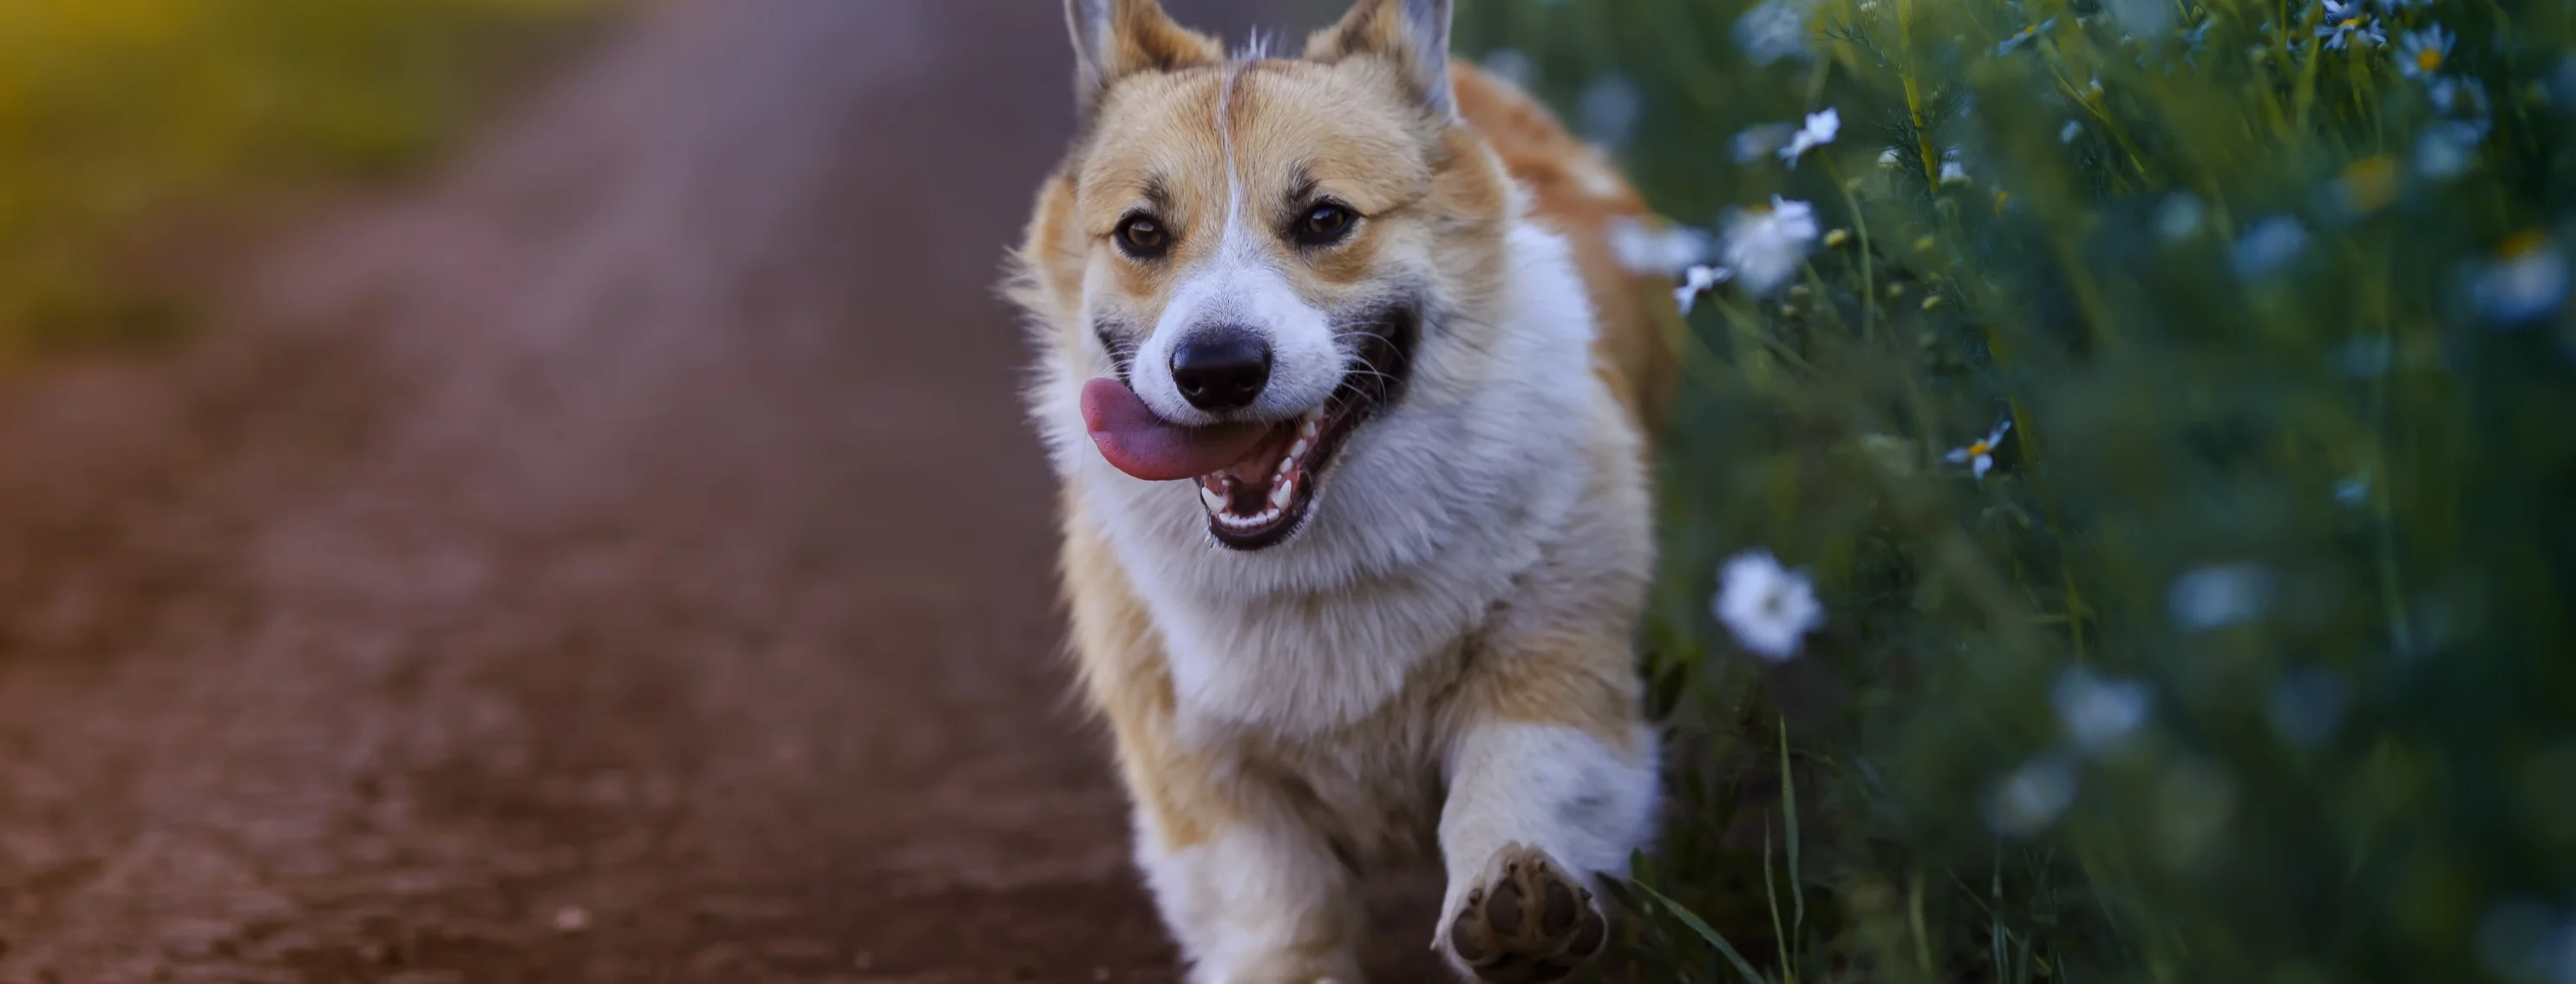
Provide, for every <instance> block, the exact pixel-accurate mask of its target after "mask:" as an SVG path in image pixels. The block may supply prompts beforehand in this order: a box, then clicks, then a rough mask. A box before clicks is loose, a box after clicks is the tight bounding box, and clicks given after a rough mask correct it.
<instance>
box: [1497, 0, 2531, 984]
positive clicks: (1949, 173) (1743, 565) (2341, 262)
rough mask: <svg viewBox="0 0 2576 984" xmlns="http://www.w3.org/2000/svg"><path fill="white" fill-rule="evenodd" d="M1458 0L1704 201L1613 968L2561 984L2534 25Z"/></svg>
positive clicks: (1691, 204)
mask: <svg viewBox="0 0 2576 984" xmlns="http://www.w3.org/2000/svg"><path fill="white" fill-rule="evenodd" d="M1462 7H1463V10H1462V12H1461V16H1462V22H1461V38H1462V44H1461V48H1462V50H1463V51H1466V52H1470V53H1478V54H1480V55H1481V56H1482V57H1484V58H1485V59H1486V63H1487V64H1488V65H1489V66H1491V67H1493V68H1495V69H1496V70H1498V71H1502V72H1504V73H1506V74H1511V75H1516V76H1519V77H1520V78H1521V79H1522V80H1523V81H1524V82H1526V83H1528V84H1530V85H1531V86H1532V87H1533V88H1535V89H1536V90H1538V91H1540V92H1542V93H1544V94H1546V95H1547V96H1549V97H1550V98H1551V99H1553V100H1554V101H1556V102H1557V104H1558V105H1560V106H1562V107H1564V108H1565V111H1566V113H1567V115H1568V116H1569V118H1571V119H1573V120H1575V121H1576V122H1577V124H1578V128H1579V129H1580V130H1582V131H1583V132H1584V133H1585V135H1587V136H1588V137H1590V138H1592V139H1595V140H1598V141H1601V142H1603V143H1605V144H1606V145H1609V146H1611V147H1613V148H1615V149H1616V150H1617V151H1618V152H1619V153H1620V154H1621V155H1622V157H1623V158H1624V159H1625V161H1626V163H1627V165H1628V166H1629V168H1630V170H1631V171H1632V173H1634V174H1635V175H1637V176H1638V178H1639V181H1640V183H1641V184H1642V185H1643V186H1644V187H1645V188H1646V189H1647V191H1648V194H1649V195H1650V197H1652V198H1654V199H1655V200H1657V201H1658V203H1659V204H1660V206H1661V207H1662V209H1663V210H1664V211H1665V212H1666V213H1667V214H1670V215H1674V216H1677V217H1679V218H1681V219H1682V220H1684V221H1685V222H1688V223H1690V224H1691V225H1693V226H1695V227H1698V228H1696V229H1688V230H1682V231H1679V232H1674V233H1664V234H1649V233H1647V232H1645V231H1643V230H1637V231H1635V232H1634V234H1633V235H1632V236H1631V237H1630V238H1631V239H1632V240H1633V241H1632V242H1629V243H1623V244H1622V245H1623V252H1624V253H1625V254H1626V255H1627V256H1628V258H1629V259H1630V260H1631V262H1633V263H1635V264H1637V265H1640V266H1647V267H1653V268H1656V269H1667V270H1669V271H1670V272H1672V273H1673V275H1674V277H1675V284H1676V289H1677V294H1678V296H1679V297H1681V299H1682V300H1683V301H1684V303H1685V304H1686V305H1688V307H1689V311H1690V324H1691V330H1690V333H1689V335H1688V336H1687V337H1686V338H1684V339H1683V340H1682V342H1683V346H1684V349H1685V351H1686V353H1687V359H1686V370H1685V377H1684V378H1685V393H1684V396H1683V398H1682V405H1681V408H1680V410H1679V411H1678V416H1677V418H1676V424H1675V427H1674V430H1673V433H1672V435H1671V438H1670V441H1669V444H1668V447H1667V462H1666V470H1665V484H1664V494H1665V497H1666V502H1667V508H1666V531H1667V533H1666V545H1667V546H1666V557H1667V564H1668V566H1667V571H1666V576H1665V577H1664V579H1663V588H1662V589H1661V596H1660V597H1659V600H1658V603H1657V617H1656V619H1655V623H1654V625H1653V626H1652V627H1651V629H1650V632H1649V638H1648V639H1647V640H1646V641H1647V648H1648V652H1649V660H1650V669H1651V671H1652V675H1653V678H1654V680H1655V682H1656V690H1657V693H1658V699H1659V701H1661V702H1662V707H1663V708H1664V709H1666V710H1667V712H1668V719H1669V720H1670V722H1671V730H1672V736H1673V737H1672V742H1673V747H1672V750H1671V756H1670V758H1671V760H1672V762H1673V776H1672V795H1673V800H1674V816H1673V819H1672V822H1671V823H1670V825H1669V830H1668V833H1667V835H1666V839H1665V842H1664V843H1663V844H1662V845H1661V846H1660V848H1659V849H1658V850H1657V851H1656V852H1655V854H1654V856H1653V857H1652V858H1651V859H1647V860H1646V861H1645V862H1644V863H1643V864H1641V867H1640V869H1639V873H1638V875H1637V878H1636V880H1635V881H1634V882H1633V883H1630V884H1628V885H1625V886H1622V887H1621V888H1620V890H1619V891H1618V894H1619V895H1621V896H1622V898H1623V900H1624V901H1625V902H1627V904H1629V905H1630V906H1631V907H1632V908H1635V909H1636V910H1638V911H1640V912H1642V913H1644V914H1645V916H1646V918H1644V919H1641V920H1638V922H1639V923H1640V924H1641V925H1640V928H1639V931H1638V932H1637V934H1636V936H1635V938H1634V939H1632V940H1630V941H1628V943H1627V954H1628V956H1629V958H1630V959H1631V960H1632V961H1633V967H1634V969H1635V970H1636V973H1637V976H1638V977H1639V978H1640V979H1645V980H1655V981H1710V982H1716V981H1727V982H1734V981H1756V980H1760V981H1768V980H1780V981H1793V980H1855V981H1856V980H1871V981H1876V980H1897V981H1934V980H1940V981H1948V980H1980V981H2034V980H2040V979H2051V980H2055V979H2068V980H2081V981H2106V980H2137V981H2148V980H2153V981H2176V982H2193V984H2199V982H2215V981H2251V980H2266V981H2297V982H2305V981H2315V982H2326V981H2338V982H2339V981H2354V980H2379V981H2422V980H2441V981H2512V982H2532V984H2576V621H2571V619H2576V613H2571V604H2570V603H2571V601H2576V305H2571V304H2570V303H2569V299H2568V294H2569V286H2570V277H2571V270H2570V256H2571V253H2576V47H2571V44H2570V42H2571V41H2576V7H2571V6H2570V5H2567V4H2563V3H2558V4H2522V5H2515V4H2511V3H2504V2H2499V0H2353V2H2351V3H2343V2H2338V0H2203V3H2202V4H2201V5H2197V6H2195V5H2191V4H2190V3H2189V0H2184V2H2176V0H1955V2H1945V3H1931V2H1926V0H1764V2H1762V3H1760V4H1759V5H1747V4H1743V3H1738V2H1735V0H1484V2H1480V3H1468V4H1463V5H1462Z"/></svg>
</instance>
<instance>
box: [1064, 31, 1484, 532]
mask: <svg viewBox="0 0 2576 984" xmlns="http://www.w3.org/2000/svg"><path fill="white" fill-rule="evenodd" d="M1066 9H1067V14H1068V19H1069V21H1070V25H1071V27H1072V31H1073V39H1074V47H1075V51H1076V56H1077V57H1076V61H1077V66H1078V72H1077V81H1076V85H1077V88H1078V94H1079V98H1080V101H1081V104H1082V108H1083V115H1084V129H1083V133H1082V135H1081V136H1080V137H1079V138H1078V139H1077V140H1076V142H1075V146H1074V149H1073V152H1072V154H1071V155H1070V157H1069V158H1068V163H1067V166H1066V168H1065V170H1064V171H1063V172H1061V174H1060V175H1059V176H1058V179H1057V180H1056V181H1054V182H1052V183H1051V185H1050V189H1049V193H1048V196H1047V199H1046V200H1045V201H1043V202H1042V203H1041V207H1040V210H1039V216H1038V219H1037V222H1036V224H1035V225H1034V226H1033V227H1032V229H1031V239H1030V243H1029V247H1028V249H1027V251H1026V252H1025V253H1024V261H1025V262H1026V263H1027V265H1028V266H1029V267H1030V270H1029V271H1028V272H1029V274H1030V277H1031V279H1032V280H1034V281H1036V282H1037V283H1036V284H1035V285H1034V286H1035V287H1037V293H1040V294H1042V295H1044V297H1045V299H1046V300H1047V301H1048V302H1050V304H1051V306H1052V307H1053V308H1054V309H1055V310H1054V311H1053V312H1052V315H1053V316H1052V317H1051V318H1050V320H1052V321H1058V322H1061V323H1063V325H1079V326H1080V328H1079V330H1078V331H1075V332H1071V333H1070V334H1073V335H1075V336H1076V337H1073V338H1059V339H1057V340H1056V342H1057V344H1058V345H1074V346H1080V347H1082V348H1084V349H1086V350H1088V354H1089V355H1090V356H1091V358H1092V361H1095V362H1098V363H1101V365H1102V368H1103V369H1105V372H1103V373H1102V374H1101V377H1100V378H1097V379H1093V380H1091V381H1090V382H1089V384H1088V386H1087V387H1086V388H1085V389H1084V391H1083V393H1082V403H1083V413H1084V417H1085V421H1086V423H1087V425H1088V428H1089V431H1090V435H1091V437H1092V438H1093V440H1094V442H1096V444H1097V446H1098V447H1099V449H1100V451H1101V452H1102V454H1103V455H1104V456H1105V457H1106V458H1107V459H1108V460H1109V461H1110V462H1111V463H1112V464H1113V465H1115V466H1117V467H1118V468H1119V469H1120V470H1122V471H1125V472H1127V473H1128V474H1130V475H1133V476H1136V477H1138V478H1143V479H1151V480H1173V481H1178V480H1188V481H1192V482H1195V483H1196V484H1197V486H1198V488H1199V498H1200V501H1201V502H1202V503H1203V505H1204V507H1205V508H1206V510H1207V513H1208V529H1209V532H1210V533H1211V534H1212V535H1213V536H1214V537H1215V539H1216V540H1217V542H1219V543H1221V544H1223V545H1225V546H1228V547H1232V548H1235V549H1238V550H1257V549H1262V548H1265V547H1269V546H1272V545H1274V544H1277V543H1280V542H1282V541H1284V540H1286V539H1288V538H1289V537H1291V536H1293V535H1294V534H1295V533H1296V532H1297V531H1298V530H1299V529H1300V528H1301V527H1302V526H1303V525H1304V524H1305V523H1306V521H1307V519H1308V517H1309V515H1310V514H1311V513H1312V512H1313V511H1314V510H1315V509H1316V508H1317V505H1316V503H1317V498H1318V493H1319V490H1320V489H1321V488H1322V487H1323V485H1324V481H1325V477H1326V474H1327V472H1328V471H1329V470H1330V469H1331V468H1332V467H1333V466H1334V464H1335V462H1336V460H1337V459H1338V458H1340V457H1341V456H1342V453H1343V451H1344V450H1345V448H1346V447H1347V446H1348V445H1349V443H1350V442H1351V440H1352V438H1353V437H1354V435H1355V434H1357V433H1359V432H1360V430H1361V429H1362V428H1364V427H1366V426H1368V424H1369V422H1370V421H1371V420H1372V419H1375V418H1378V417H1380V416H1382V415H1383V414H1385V413H1386V412H1387V411H1388V410H1389V409H1390V408H1391V407H1393V406H1394V405H1395V404H1396V403H1397V402H1398V401H1401V400H1403V399H1405V397H1406V391H1407V389H1408V384H1409V383H1411V382H1412V381H1413V377H1414V375H1415V369H1416V362H1417V357H1418V355H1419V352H1418V349H1419V347H1420V346H1421V345H1422V344H1423V341H1424V337H1425V334H1426V332H1429V331H1433V330H1436V329H1437V327H1438V326H1439V325H1440V323H1441V322H1442V320H1443V319H1444V317H1445V316H1447V315H1449V314H1451V313H1454V312H1456V311H1458V310H1460V309H1461V308H1462V306H1463V307H1468V308H1472V307H1473V306H1474V304H1475V303H1476V299H1477V298H1479V297H1481V296H1483V295H1486V294H1490V293H1491V292H1492V291H1493V285H1494V284H1495V283H1496V282H1497V281H1498V280H1499V278H1500V274H1499V270H1500V267H1501V265H1502V262H1503V261H1502V256H1503V248H1504V247H1503V244H1504V237H1505V235H1506V233H1507V231H1508V230H1507V226H1508V223H1506V222H1504V221H1503V220H1502V217H1503V215H1504V213H1505V210H1506V207H1507V206H1506V204H1505V201H1504V199H1505V198H1506V197H1507V195H1508V194H1509V191H1508V182H1507V180H1506V179H1504V178H1503V176H1502V175H1501V173H1500V171H1499V167H1498V166H1497V165H1496V164H1495V163H1494V162H1493V161H1492V159H1491V155H1490V154H1489V153H1488V152H1487V151H1485V150H1484V145H1483V144H1482V143H1481V142H1479V141H1478V140H1477V138H1476V137H1475V136H1473V135H1472V133H1470V132H1469V131H1468V130H1467V129H1466V128H1465V127H1463V126H1462V125H1460V123H1459V117H1458V109H1457V103H1456V99H1455V97H1454V96H1453V94H1452V91H1451V84H1450V75H1449V58H1448V38H1449V17H1450V4H1449V2H1448V0H1360V2H1359V4H1358V6H1357V7H1355V8H1354V9H1352V10H1351V12H1350V13H1349V14H1348V15H1347V16H1345V17H1344V18H1342V20H1341V21H1340V22H1339V23H1338V24H1336V25H1334V26H1332V27H1329V28H1326V29H1324V30H1322V31H1319V32H1317V33H1316V34H1315V35H1314V36H1313V38H1312V39H1311V40H1310V41H1309V43H1308V45H1307V47H1306V50H1305V52H1304V53H1303V55H1302V56H1299V57H1276V56H1271V55H1269V54H1267V53H1265V52H1262V51H1259V50H1257V49H1256V50H1255V51H1253V52H1250V53H1246V54H1243V55H1238V56H1235V57H1228V56H1227V54H1226V53H1225V51H1224V50H1223V48H1222V46H1221V45H1220V44H1219V43H1218V42H1217V41H1216V40H1215V39H1212V38H1209V37H1207V36H1205V35H1202V34H1198V33H1196V32H1193V31H1190V30H1188V29H1186V28H1183V27H1181V26H1180V25H1178V24H1176V23H1174V22H1173V21H1172V20H1171V19H1170V18H1169V17H1168V16H1167V15H1166V14H1165V13H1164V11H1163V9H1162V8H1161V6H1160V5H1159V4H1158V3H1156V2H1155V0H1068V2H1067V5H1066ZM1095 345H1096V346H1097V348H1096V349H1094V348H1092V346H1095Z"/></svg>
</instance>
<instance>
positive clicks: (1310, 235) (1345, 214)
mask: <svg viewBox="0 0 2576 984" xmlns="http://www.w3.org/2000/svg"><path fill="white" fill-rule="evenodd" d="M1355 218H1357V216H1354V215H1352V214H1351V210H1350V209H1348V208H1345V207H1343V206H1341V205H1337V204H1334V203H1332V202H1323V203H1320V204H1317V205H1316V206H1315V207H1313V208H1310V209H1307V210H1306V216H1305V217H1304V218H1301V219H1298V220H1297V241H1298V242H1300V243H1303V244H1305V245H1308V246H1329V245H1331V244H1333V243H1336V242H1340V241H1341V238H1342V237H1343V236H1347V235H1350V232H1351V220H1352V219H1355Z"/></svg>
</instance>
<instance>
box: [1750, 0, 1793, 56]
mask: <svg viewBox="0 0 2576 984" xmlns="http://www.w3.org/2000/svg"><path fill="white" fill-rule="evenodd" d="M1808 5H1809V4H1808V2H1806V0H1768V2H1765V3H1763V4H1762V5H1761V6H1758V7H1755V8H1753V9H1751V10H1748V11H1745V12H1744V16H1742V17H1738V18H1736V19H1735V43H1736V44H1737V45H1739V46H1741V47H1742V48H1743V49H1744V54H1745V57H1748V58H1751V59H1753V63H1754V64H1756V65H1768V64H1771V63H1772V62H1775V61H1779V60H1780V59H1783V58H1805V57H1807V8H1808Z"/></svg>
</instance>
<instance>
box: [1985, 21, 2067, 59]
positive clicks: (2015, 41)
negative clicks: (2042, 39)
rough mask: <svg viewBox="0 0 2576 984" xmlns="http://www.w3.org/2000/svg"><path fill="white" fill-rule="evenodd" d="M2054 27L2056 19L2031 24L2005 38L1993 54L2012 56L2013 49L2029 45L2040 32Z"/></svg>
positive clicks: (1996, 46)
mask: <svg viewBox="0 0 2576 984" xmlns="http://www.w3.org/2000/svg"><path fill="white" fill-rule="evenodd" d="M2056 26H2057V18H2055V17H2051V18H2049V19H2047V20H2044V21H2041V22H2039V23H2037V24H2032V25H2029V26H2026V27H2024V28H2022V29H2021V30H2018V31H2014V32H2013V34H2012V36H2011V37H2008V38H2005V39H2003V41H2002V42H2001V43H1999V44H1997V45H1995V54H1997V55H2009V54H2012V50H2013V49H2014V48H2018V47H2021V46H2022V45H2025V44H2028V43H2030V41H2031V39H2033V38H2036V37H2039V34H2040V32H2042V31H2045V30H2048V29H2049V28H2052V27H2056Z"/></svg>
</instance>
